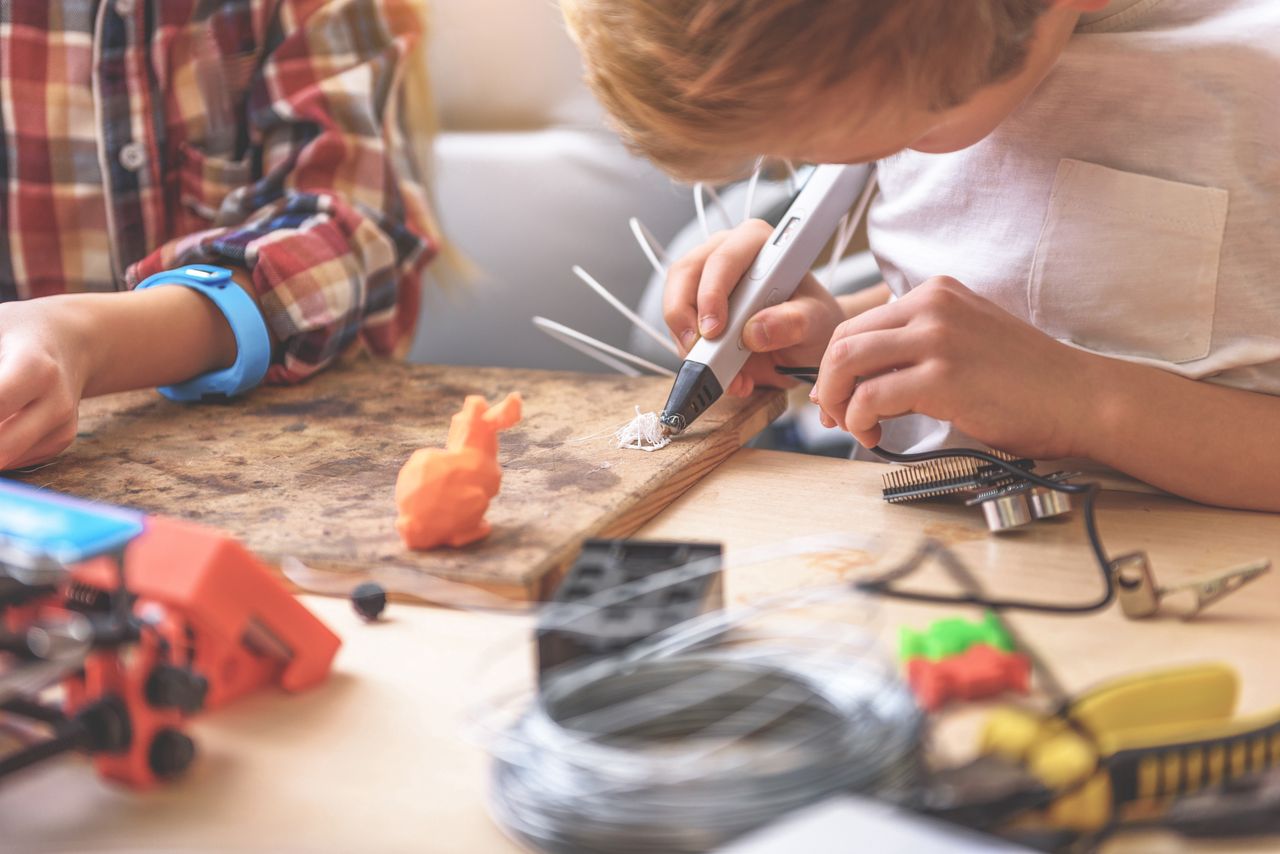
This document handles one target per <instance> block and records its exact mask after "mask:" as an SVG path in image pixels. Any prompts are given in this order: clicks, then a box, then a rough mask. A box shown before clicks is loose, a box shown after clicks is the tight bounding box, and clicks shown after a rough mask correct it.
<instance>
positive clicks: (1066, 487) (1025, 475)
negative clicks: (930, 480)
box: [774, 366, 1116, 614]
mask: <svg viewBox="0 0 1280 854" xmlns="http://www.w3.org/2000/svg"><path fill="white" fill-rule="evenodd" d="M774 370H775V371H776V372H777V373H778V374H780V375H782V376H789V377H794V378H798V379H803V380H808V381H810V382H812V378H814V377H816V376H817V374H818V368H817V367H788V366H778V367H776V368H774ZM869 450H870V451H871V453H873V454H875V455H876V456H878V457H880V458H881V459H883V460H886V461H888V462H891V463H904V464H908V465H909V464H913V463H924V462H929V461H930V460H943V459H954V458H958V457H967V458H969V459H973V460H980V461H982V462H984V463H987V464H988V465H992V466H996V467H998V468H1000V469H1003V470H1004V471H1006V472H1008V473H1009V474H1011V475H1013V476H1014V477H1017V478H1020V479H1022V480H1024V481H1028V482H1030V483H1034V484H1035V485H1036V486H1043V487H1045V488H1046V489H1052V490H1053V491H1055V492H1065V493H1067V494H1069V495H1080V496H1083V501H1082V505H1083V506H1082V507H1081V511H1082V513H1083V515H1084V530H1085V534H1086V535H1087V536H1088V538H1089V548H1090V549H1091V550H1092V551H1093V555H1094V557H1095V558H1096V559H1097V561H1098V568H1099V570H1100V571H1101V572H1102V584H1103V593H1102V596H1101V598H1099V599H1097V600H1095V601H1093V602H1082V603H1080V604H1074V605H1058V604H1054V603H1051V602H1028V601H1026V600H1022V599H989V598H987V597H985V596H979V595H975V594H973V593H970V594H968V595H961V596H945V595H942V594H935V593H916V592H912V591H908V590H894V589H892V588H890V587H889V585H890V584H892V583H893V582H894V581H897V580H898V579H900V578H905V577H906V576H908V575H910V574H911V573H913V572H915V571H916V570H917V569H919V568H920V564H921V563H922V562H923V559H924V558H925V557H927V556H928V554H927V553H921V554H920V555H917V557H915V558H912V560H910V561H908V562H907V563H906V564H904V565H903V566H900V567H898V568H897V569H894V570H890V571H889V572H887V573H885V574H884V575H881V576H880V577H879V578H871V579H867V580H864V581H859V582H857V583H856V585H855V586H856V587H857V588H858V589H859V590H862V591H865V592H868V593H875V594H878V595H880V596H887V597H890V598H893V599H906V600H910V601H912V602H927V603H930V604H934V605H976V606H978V607H984V608H991V609H992V610H996V611H999V610H1006V609H1007V610H1011V611H1035V612H1037V613H1041V614H1088V613H1092V612H1093V611H1101V610H1102V609H1103V608H1106V607H1107V606H1108V605H1110V604H1111V603H1112V602H1113V601H1114V600H1115V598H1116V588H1115V582H1114V581H1113V580H1112V578H1111V558H1109V557H1108V556H1107V550H1106V549H1105V548H1104V547H1103V545H1102V538H1101V537H1100V536H1099V534H1098V516H1097V512H1096V509H1095V504H1096V503H1097V499H1098V492H1099V491H1100V490H1101V486H1100V485H1099V484H1097V483H1064V482H1061V481H1056V480H1052V479H1050V478H1047V477H1042V476H1040V475H1038V474H1035V473H1034V472H1031V471H1028V470H1027V469H1025V468H1023V467H1022V466H1020V465H1018V464H1017V463H1016V462H1011V461H1010V460H1006V459H1003V458H1001V457H998V456H996V455H995V454H989V453H986V452H985V451H977V450H973V449H971V448H950V449H946V450H940V451H923V452H920V453H915V454H899V453H896V452H894V451H886V450H885V449H884V448H882V447H880V446H879V445H876V446H875V447H873V448H870V449H869ZM953 558H954V556H953ZM954 559H956V560H958V558H954Z"/></svg>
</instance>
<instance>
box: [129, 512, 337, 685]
mask: <svg viewBox="0 0 1280 854" xmlns="http://www.w3.org/2000/svg"><path fill="white" fill-rule="evenodd" d="M125 566H126V567H127V575H126V584H127V585H128V587H129V589H130V590H131V591H132V592H133V593H134V594H135V595H137V596H138V598H139V605H138V608H135V610H138V609H139V608H142V607H145V606H146V605H147V603H149V602H154V603H159V604H160V605H161V606H163V607H164V608H165V609H166V610H167V611H169V612H170V615H172V616H174V617H176V619H175V620H174V621H173V622H174V623H175V628H177V625H180V626H181V632H180V633H179V632H178V631H171V632H169V634H171V640H172V641H173V642H174V643H175V644H181V645H182V646H187V645H188V643H189V641H188V642H184V641H186V640H187V635H188V633H190V635H191V637H194V639H195V644H194V652H195V660H194V661H193V666H194V667H195V669H196V670H197V671H199V672H200V673H202V674H204V676H205V678H206V679H208V680H209V696H208V701H207V702H206V707H207V708H217V707H218V706H221V705H223V704H225V703H226V702H228V701H230V700H234V699H236V698H237V697H242V696H244V695H245V694H248V693H250V692H251V691H254V690H256V689H258V688H261V687H264V686H265V685H267V684H270V683H276V684H278V685H279V686H280V687H281V688H283V689H284V690H286V691H301V690H303V689H306V688H310V687H311V686H313V685H315V684H317V683H319V682H322V681H323V680H324V679H325V677H326V676H328V675H329V668H330V666H331V665H332V663H333V658H334V656H335V655H336V654H337V652H338V647H339V646H341V645H342V641H341V640H339V639H338V636H337V635H335V634H334V633H333V632H331V631H330V630H329V629H328V627H326V626H325V625H324V623H322V622H320V621H319V620H318V619H317V618H316V617H315V616H314V615H313V614H312V613H311V612H310V611H308V610H307V609H306V607H305V606H304V605H303V604H302V603H301V602H299V601H298V600H297V599H296V598H294V596H293V595H292V594H291V593H290V592H289V591H288V590H286V589H285V587H284V584H282V583H281V582H280V580H279V579H278V578H276V577H275V575H273V574H272V572H271V570H270V569H268V568H267V567H266V566H265V565H264V564H263V563H262V562H261V561H259V560H258V559H257V558H256V557H255V556H254V555H253V554H252V553H251V552H250V551H249V550H248V549H246V548H245V547H244V546H242V545H241V544H240V543H238V542H236V541H235V540H234V539H232V538H231V537H229V536H227V535H226V534H222V533H220V532H218V531H214V530H211V529H209V528H203V527H200V526H198V525H193V524H190V523H188V522H181V521H178V520H176V519H165V518H155V517H153V518H150V519H148V520H147V532H146V533H145V534H143V535H142V536H141V537H139V538H138V539H136V540H134V541H133V542H132V543H131V544H130V545H129V548H128V549H127V550H126V552H125Z"/></svg>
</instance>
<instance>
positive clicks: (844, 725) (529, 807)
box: [491, 643, 923, 854]
mask: <svg viewBox="0 0 1280 854" xmlns="http://www.w3.org/2000/svg"><path fill="white" fill-rule="evenodd" d="M922 728H923V717H922V715H921V713H920V712H919V710H918V709H917V707H916V705H915V703H914V701H913V700H912V697H911V695H910V692H909V691H908V690H907V688H906V686H905V685H903V684H902V682H901V681H900V680H899V679H897V677H896V675H895V674H894V673H893V671H892V669H891V668H890V667H889V665H888V664H887V663H884V662H882V661H880V660H878V659H876V658H873V657H871V656H870V655H867V654H865V651H864V653H863V654H861V655H859V656H856V657H851V656H849V655H842V654H839V653H838V652H836V653H832V652H830V651H822V650H818V649H814V648H797V647H794V646H790V645H787V644H778V643H775V644H772V645H771V644H769V643H765V644H763V645H761V644H747V645H739V644H735V643H728V644H723V645H718V646H714V647H710V648H707V647H702V648H697V649H694V650H691V651H689V652H684V653H680V654H678V655H674V656H670V657H657V658H648V659H642V660H639V661H636V660H628V659H625V658H624V659H611V660H604V661H599V662H596V663H594V664H590V665H586V666H584V667H581V668H578V669H576V670H572V671H570V672H568V673H565V674H562V675H560V676H559V677H557V678H556V679H554V680H553V681H552V682H550V683H549V684H547V685H546V686H544V689H543V691H542V693H541V695H540V696H539V699H538V700H537V701H536V702H535V703H533V704H532V705H531V707H530V708H529V709H528V710H527V711H526V712H525V713H524V714H523V715H522V716H520V717H519V718H518V719H516V720H515V721H514V722H513V723H512V725H511V726H510V728H509V729H508V730H507V731H506V732H505V733H504V734H502V735H501V736H500V738H499V739H498V743H497V744H495V745H493V753H494V764H493V771H492V775H493V780H492V783H493V784H492V787H491V810H492V812H493V815H494V817H495V819H496V820H497V821H498V823H499V824H501V825H502V826H503V827H505V828H506V829H507V830H508V831H509V832H510V833H512V834H513V835H514V836H516V837H517V838H518V839H519V840H521V841H522V842H524V843H526V844H528V845H531V846H533V847H534V848H536V849H538V850H541V851H544V852H551V854H581V852H609V854H615V852H616V854H656V852H662V853H663V854H683V852H689V854H695V852H704V851H710V850H712V849H714V848H716V847H718V846H720V845H721V844H723V843H725V842H726V841H728V840H730V839H732V838H734V837H736V836H739V835H740V834H742V833H744V832H746V831H749V830H751V829H753V828H756V827H759V826H761V825H763V824H766V823H768V822H770V821H772V820H773V819H775V818H778V817H780V816H782V815H784V814H785V813H787V812H790V811H791V810H794V809H796V808H799V807H802V806H805V805H806V804H810V803H813V802H816V801H819V800H822V799H823V798H825V797H827V796H829V795H831V794H834V793H836V792H839V791H852V792H861V793H870V794H877V795H886V796H890V797H892V796H895V795H898V794H904V793H906V792H907V791H908V790H909V789H910V788H911V787H912V786H914V785H915V784H916V783H917V782H918V780H919V777H920V774H921V769H922V767H923V748H922Z"/></svg>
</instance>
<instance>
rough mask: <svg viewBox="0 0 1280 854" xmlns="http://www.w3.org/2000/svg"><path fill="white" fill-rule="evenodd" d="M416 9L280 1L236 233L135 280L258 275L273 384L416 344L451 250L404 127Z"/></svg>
mask: <svg viewBox="0 0 1280 854" xmlns="http://www.w3.org/2000/svg"><path fill="white" fill-rule="evenodd" d="M412 2H413V0H352V2H345V3H331V2H328V0H286V1H285V2H283V3H273V4H267V5H269V7H270V8H271V9H272V10H274V11H273V13H272V15H271V19H270V20H269V21H266V22H263V23H264V25H265V27H266V47H267V49H266V50H265V52H264V57H265V59H264V62H263V65H262V67H261V70H260V72H259V73H258V74H256V75H255V82H254V84H253V87H252V89H251V91H250V95H249V99H248V103H247V105H246V109H247V113H248V114H247V116H246V117H245V119H246V122H247V128H248V134H249V139H250V140H251V143H252V155H253V159H255V160H256V161H257V162H258V163H260V164H261V167H260V168H258V169H255V172H256V173H257V175H258V177H257V179H256V180H254V181H253V182H252V183H250V184H247V185H246V186H244V187H241V188H239V189H237V190H236V191H235V192H234V193H233V196H232V197H231V198H230V199H229V200H228V204H224V205H223V206H222V209H221V215H220V221H221V222H226V221H227V220H230V222H229V223H228V224H226V225H222V227H218V228H213V229H209V230H204V231H199V232H197V233H194V234H189V235H185V236H182V237H179V238H177V239H175V240H172V241H170V242H168V243H166V244H164V245H162V246H161V247H159V248H158V249H157V250H156V251H154V252H152V253H151V254H150V255H149V256H147V257H146V258H144V259H143V260H142V261H140V262H139V263H138V264H136V265H134V266H133V267H132V268H131V269H130V271H129V273H128V279H129V281H130V282H131V283H136V282H138V281H141V280H142V279H144V278H146V277H147V276H149V275H151V274H152V273H155V272H159V271H162V270H165V269H170V268H173V267H177V266H181V265H184V264H191V263H211V264H220V265H222V266H228V267H231V268H234V269H240V270H243V271H246V272H247V273H248V275H249V278H250V279H251V281H252V287H253V290H254V292H255V295H256V298H257V300H258V304H259V305H260V306H261V308H262V311H263V316H264V318H265V319H266V321H267V325H268V327H269V328H270V329H271V331H272V333H273V335H274V336H275V338H276V339H277V340H278V341H279V342H280V345H281V346H280V348H279V356H278V357H277V359H276V362H275V364H273V365H272V368H271V370H270V372H269V373H268V375H267V381H268V382H277V383H287V382H296V381H300V380H303V379H305V378H307V377H308V376H310V375H311V374H313V373H315V372H316V371H318V370H320V369H321V368H323V367H324V366H325V365H326V364H328V363H329V362H331V361H332V360H333V359H334V358H336V357H337V356H338V355H339V354H341V353H342V352H343V351H345V350H347V349H349V348H350V347H352V346H353V345H357V344H362V345H364V346H365V347H367V348H369V349H370V350H372V351H373V352H375V353H378V354H381V355H390V354H394V353H398V352H401V351H402V350H403V349H404V348H406V347H407V345H408V344H409V343H410V339H411V338H412V334H413V330H414V325H415V323H416V320H417V315H418V306H419V295H420V294H419V289H420V287H421V278H422V270H423V267H424V266H425V265H426V263H427V262H428V261H429V260H430V259H431V258H432V257H434V255H435V254H436V251H437V249H438V240H437V238H436V237H435V234H436V230H435V227H434V221H433V218H432V216H431V213H430V208H429V195H428V193H427V192H426V190H425V188H424V187H423V186H422V184H421V181H420V177H421V170H420V169H418V168H417V163H416V161H415V158H414V148H415V146H414V140H412V139H409V138H407V135H406V134H407V132H406V127H407V125H408V124H409V123H407V122H406V121H404V120H403V117H402V111H403V110H404V108H405V104H406V98H407V97H410V96H413V97H425V93H421V92H417V93H407V92H406V91H405V80H406V76H407V75H410V74H412V73H413V71H412V69H411V67H410V64H411V63H414V62H419V61H421V57H420V53H419V51H418V50H417V46H418V41H419V40H420V39H421V38H423V28H422V20H421V16H420V14H419V12H418V11H417V10H416V9H415V8H414V7H413V5H412ZM264 8H265V6H264ZM422 132H423V133H425V130H423V131H422ZM229 211H230V212H231V213H230V216H228V212H229Z"/></svg>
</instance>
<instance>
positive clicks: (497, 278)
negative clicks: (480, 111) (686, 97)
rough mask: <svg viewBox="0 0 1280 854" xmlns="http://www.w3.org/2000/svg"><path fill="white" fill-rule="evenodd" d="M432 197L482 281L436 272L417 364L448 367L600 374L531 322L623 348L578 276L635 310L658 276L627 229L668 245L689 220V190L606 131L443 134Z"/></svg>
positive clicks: (610, 316) (624, 329)
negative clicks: (637, 222) (632, 225)
mask: <svg viewBox="0 0 1280 854" xmlns="http://www.w3.org/2000/svg"><path fill="white" fill-rule="evenodd" d="M526 2H535V0H526ZM436 198H437V200H438V209H439V211H440V219H441V225H442V227H443V228H444V230H445V233H446V234H447V235H448V236H449V239H450V240H452V241H453V242H454V243H455V244H456V245H457V246H458V248H459V249H460V250H461V251H462V253H463V254H465V255H466V256H467V257H468V258H469V259H470V260H471V261H472V262H474V263H475V264H476V265H478V266H479V267H480V270H481V272H480V276H479V278H478V279H477V280H475V281H471V282H466V281H460V280H458V279H456V278H453V279H449V278H448V276H447V273H446V271H445V270H444V269H443V268H441V267H439V266H437V265H433V266H432V267H431V268H430V269H429V271H428V282H427V287H426V288H425V291H424V299H423V303H424V305H423V313H422V320H421V323H420V325H419V329H418V336H417V340H416V343H415V346H414V350H413V356H412V357H413V358H414V359H415V360H417V361H426V362H434V363H441V364H470V365H509V366H516V367H539V368H558V369H566V370H583V369H587V370H599V369H600V368H599V366H598V365H596V363H594V362H592V361H590V360H589V359H587V358H586V357H585V356H582V355H580V354H578V353H576V352H574V351H573V350H571V349H569V348H568V347H566V346H565V345H563V344H560V343H558V342H556V341H553V340H551V339H550V338H548V337H546V336H545V335H544V334H543V333H542V332H540V331H538V330H537V329H535V328H534V326H533V325H532V323H531V322H530V318H531V317H532V316H533V315H535V314H541V315H545V316H547V317H549V318H551V319H552V320H557V321H560V322H562V323H565V324H567V325H569V326H571V327H573V328H575V329H579V330H581V331H583V332H586V333H587V334H589V335H592V336H594V337H596V338H599V339H601V340H604V341H606V342H608V343H610V344H613V345H615V346H620V347H624V348H625V347H626V346H627V339H628V332H629V329H630V327H629V325H628V323H627V321H625V320H624V319H623V318H622V317H620V316H619V315H618V314H617V313H616V312H615V311H614V310H613V309H611V308H610V307H609V306H608V305H607V304H606V303H605V302H604V301H603V300H601V299H600V298H599V297H597V296H596V295H594V294H593V293H592V292H591V291H590V290H589V289H588V288H587V287H586V286H585V285H583V284H582V283H581V282H579V281H578V280H577V279H576V278H574V276H573V274H572V273H571V268H572V267H573V265H574V264H581V265H582V266H583V267H585V268H586V269H587V270H588V271H589V272H590V273H592V275H594V276H595V277H596V278H597V279H599V280H600V281H601V282H602V283H603V284H604V285H605V286H606V287H607V288H609V289H610V290H611V291H612V292H613V293H614V294H615V295H616V296H617V297H618V298H620V299H622V300H623V301H624V302H626V303H628V304H630V305H632V306H634V305H635V304H636V302H637V301H638V300H639V297H640V293H641V291H642V290H643V289H644V287H645V283H646V281H647V280H648V278H649V274H650V272H651V271H650V268H649V264H648V262H647V261H646V260H645V258H644V255H642V254H641V252H640V250H639V248H637V247H636V245H635V243H634V241H633V240H632V238H631V232H630V229H629V227H628V225H627V220H628V218H629V217H632V216H638V217H640V218H641V219H642V220H643V221H644V222H645V223H646V224H647V225H648V226H649V227H650V228H651V229H652V230H653V232H654V233H655V234H656V235H658V237H659V238H660V239H663V240H665V239H669V238H670V236H671V235H672V234H674V233H675V232H676V231H677V230H678V229H679V228H680V226H681V225H683V224H684V223H686V222H687V221H688V220H689V218H690V217H691V216H693V204H692V201H691V200H690V197H689V193H688V191H687V190H685V189H680V188H677V187H676V186H675V185H674V184H672V183H671V181H670V180H668V179H667V178H665V177H664V176H663V175H661V174H659V173H658V172H657V171H656V170H655V169H654V168H653V167H651V166H649V165H647V164H645V163H643V162H641V161H638V160H636V159H635V158H633V157H631V156H630V155H629V154H627V153H626V151H625V150H624V149H623V148H622V145H621V144H620V143H619V142H618V141H617V139H616V138H614V137H613V136H612V135H611V134H609V133H607V132H605V131H599V130H598V131H589V132H588V131H575V130H566V129H554V130H544V131H534V132H522V133H515V132H512V133H445V134H442V135H441V136H440V137H439V139H438V140H437V142H436Z"/></svg>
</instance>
